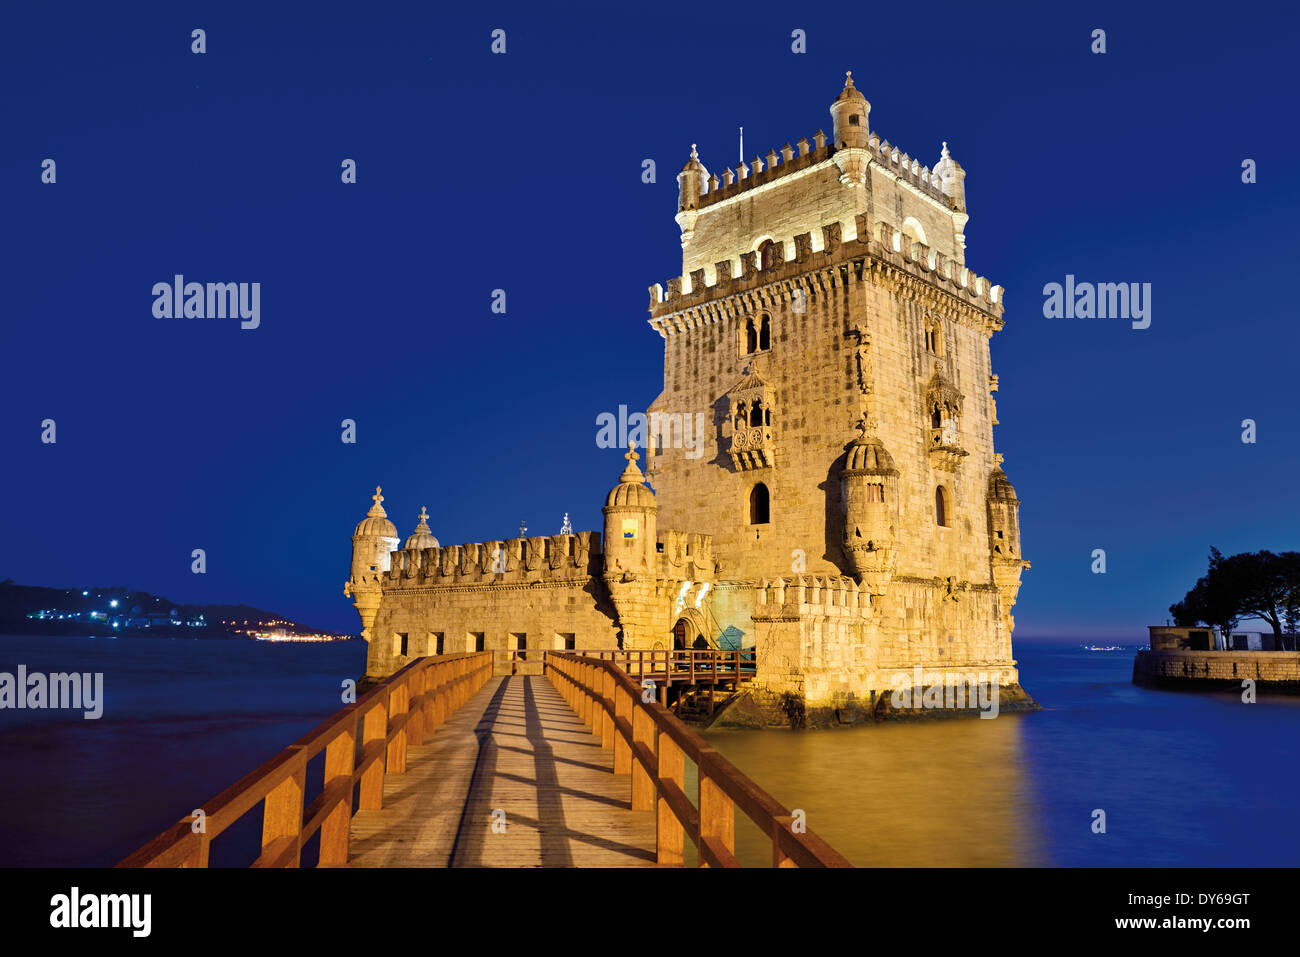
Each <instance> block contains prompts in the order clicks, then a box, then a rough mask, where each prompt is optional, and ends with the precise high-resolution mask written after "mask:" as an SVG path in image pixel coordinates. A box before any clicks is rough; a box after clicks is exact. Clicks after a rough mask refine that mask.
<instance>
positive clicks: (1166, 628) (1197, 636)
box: [1147, 625, 1284, 651]
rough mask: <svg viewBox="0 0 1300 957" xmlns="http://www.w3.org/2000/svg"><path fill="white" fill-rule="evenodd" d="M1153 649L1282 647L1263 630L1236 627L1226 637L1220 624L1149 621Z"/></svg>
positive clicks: (1261, 648) (1203, 649)
mask: <svg viewBox="0 0 1300 957" xmlns="http://www.w3.org/2000/svg"><path fill="white" fill-rule="evenodd" d="M1147 631H1149V632H1150V634H1151V650H1152V651H1280V650H1284V649H1280V648H1278V646H1277V639H1276V638H1274V637H1273V635H1272V634H1269V633H1266V632H1262V631H1233V632H1230V633H1229V634H1228V635H1227V637H1226V639H1225V637H1224V635H1223V632H1222V631H1221V630H1220V629H1218V628H1208V627H1205V626H1204V625H1198V626H1195V627H1191V628H1183V627H1180V626H1178V625H1148V626H1147Z"/></svg>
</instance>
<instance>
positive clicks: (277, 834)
mask: <svg viewBox="0 0 1300 957" xmlns="http://www.w3.org/2000/svg"><path fill="white" fill-rule="evenodd" d="M491 675H492V655H491V652H477V653H470V654H463V655H443V656H440V657H430V658H420V659H418V660H417V661H414V662H412V663H411V664H409V665H407V666H406V667H405V668H403V669H402V670H401V671H399V672H398V673H397V674H395V675H393V676H392V677H390V678H387V679H385V680H384V681H383V683H381V684H380V685H378V686H376V687H375V688H373V689H371V690H370V691H368V692H367V693H366V694H364V695H362V697H361V698H360V699H358V700H357V701H356V702H355V703H353V704H350V705H347V706H346V707H344V708H343V709H342V710H341V711H339V712H338V713H337V714H335V715H333V716H331V717H330V718H329V719H328V720H326V721H325V722H324V723H323V724H321V725H320V726H319V727H317V728H316V729H315V730H313V731H310V732H308V733H307V734H305V735H304V736H303V737H301V738H299V739H298V740H297V741H296V742H294V743H293V744H291V745H289V747H287V748H285V749H284V750H283V751H281V752H280V753H279V754H277V755H276V756H275V757H274V758H272V759H271V760H269V761H267V762H266V763H265V764H263V765H262V766H261V767H260V768H258V769H257V770H256V771H254V772H252V773H251V774H248V775H245V776H244V777H243V778H242V779H240V780H239V781H237V782H235V783H234V784H232V785H231V786H230V787H228V788H226V790H224V791H222V792H221V793H220V794H218V795H217V796H216V797H215V798H213V799H212V800H210V801H208V802H207V803H206V804H204V805H202V806H201V807H200V808H199V810H201V811H202V812H203V816H202V818H201V819H200V818H198V817H196V816H194V815H192V816H190V817H185V818H182V819H181V820H180V821H178V822H177V823H176V824H174V825H173V826H172V827H170V828H168V829H167V830H166V831H164V832H163V833H161V834H159V835H158V836H157V837H156V838H154V839H153V840H152V841H150V842H149V843H148V844H146V845H145V846H144V847H142V848H140V849H139V850H138V851H136V852H135V853H134V854H131V855H130V856H129V857H127V858H125V859H124V860H122V861H121V862H120V863H119V864H118V865H117V866H118V867H207V866H208V848H209V845H210V844H211V843H212V841H213V839H215V838H216V837H218V836H219V835H220V834H221V833H222V832H223V831H225V830H226V829H228V828H229V827H230V826H231V825H232V824H234V823H235V822H236V821H237V820H239V819H240V818H241V817H243V816H244V815H245V814H246V813H248V812H249V811H251V810H253V809H254V808H255V807H257V805H259V804H261V805H262V852H261V854H260V855H259V856H258V858H257V860H256V861H254V862H253V865H252V866H253V867H298V866H299V863H300V861H301V857H302V848H303V845H304V844H306V843H307V841H308V840H309V839H310V838H311V837H312V836H313V835H314V834H315V833H316V832H317V831H320V854H319V861H318V864H319V866H321V867H332V866H338V865H341V864H346V863H347V860H348V840H349V835H350V832H351V825H352V813H353V807H352V805H353V797H354V791H355V792H356V803H357V809H358V810H378V809H380V808H382V807H383V803H384V775H385V774H402V773H403V772H405V771H406V750H407V748H408V747H409V746H413V745H418V744H420V743H422V742H423V740H424V735H425V734H430V733H432V732H433V731H434V729H436V728H437V727H438V726H439V725H441V724H443V723H445V722H446V720H447V718H448V717H449V716H450V715H451V714H452V712H454V711H455V710H456V709H457V708H459V707H460V706H461V705H462V704H464V703H465V701H466V700H467V699H468V698H469V696H470V695H472V694H473V693H474V692H475V691H477V690H478V689H479V688H481V687H482V686H483V685H484V683H485V682H487V680H488V679H489V678H490V677H491ZM321 752H324V753H325V777H324V786H323V788H322V790H321V792H320V794H319V795H317V797H316V798H315V800H313V801H312V802H311V804H310V805H307V806H306V807H304V806H303V805H304V803H305V802H304V798H305V793H306V778H307V762H309V761H310V760H311V759H312V758H314V757H316V756H317V755H319V754H321ZM358 784H359V785H360V787H359V789H358V788H357V785H358Z"/></svg>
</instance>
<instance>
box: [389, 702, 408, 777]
mask: <svg viewBox="0 0 1300 957" xmlns="http://www.w3.org/2000/svg"><path fill="white" fill-rule="evenodd" d="M410 694H411V690H410V685H407V684H403V685H399V686H398V687H396V688H394V689H393V690H392V691H391V692H389V695H388V724H389V726H390V727H391V726H392V725H394V724H396V723H397V722H398V721H400V720H401V719H402V718H405V717H406V704H407V699H408V698H409V697H410ZM406 728H407V725H405V724H403V725H402V726H401V727H400V728H398V729H397V733H396V734H394V735H393V740H391V741H389V742H388V773H389V774H404V773H406Z"/></svg>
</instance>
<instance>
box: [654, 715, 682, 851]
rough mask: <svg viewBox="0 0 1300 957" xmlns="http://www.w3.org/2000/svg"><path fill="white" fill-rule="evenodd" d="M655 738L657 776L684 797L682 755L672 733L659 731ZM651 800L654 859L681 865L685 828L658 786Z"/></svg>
mask: <svg viewBox="0 0 1300 957" xmlns="http://www.w3.org/2000/svg"><path fill="white" fill-rule="evenodd" d="M658 738H659V780H660V782H662V784H664V785H669V786H672V787H674V788H676V790H677V791H678V792H680V794H681V795H682V797H683V798H684V797H685V796H686V755H685V754H684V753H683V752H682V749H681V748H680V747H679V746H678V744H677V742H676V741H674V740H673V738H672V735H670V734H666V733H665V732H663V731H660V732H659V734H658ZM655 803H656V805H657V814H656V822H655V824H656V828H655V831H656V836H655V848H656V855H657V858H658V861H659V863H660V864H664V865H668V866H676V867H681V866H682V864H684V863H685V857H684V856H683V853H682V851H683V848H684V847H685V845H686V830H685V828H683V827H682V825H681V822H680V821H678V820H677V815H676V814H674V813H673V809H672V806H671V805H669V803H668V801H667V799H665V798H664V791H663V788H662V787H661V788H660V790H659V795H658V799H657V801H656V802H655Z"/></svg>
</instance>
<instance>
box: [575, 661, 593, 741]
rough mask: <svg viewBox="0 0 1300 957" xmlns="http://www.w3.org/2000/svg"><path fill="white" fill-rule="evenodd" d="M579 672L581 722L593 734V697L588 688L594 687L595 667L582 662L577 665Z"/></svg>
mask: <svg viewBox="0 0 1300 957" xmlns="http://www.w3.org/2000/svg"><path fill="white" fill-rule="evenodd" d="M579 674H580V675H581V676H582V677H581V679H580V680H581V681H582V712H581V714H582V723H583V724H585V725H586V726H587V727H588V728H589V729H590V730H591V731H592V733H593V734H594V733H595V731H596V712H595V699H594V697H593V694H592V692H591V691H590V690H589V689H591V688H594V687H595V682H596V668H595V666H594V665H589V664H586V663H585V662H584V663H583V664H582V665H580V666H579Z"/></svg>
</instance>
